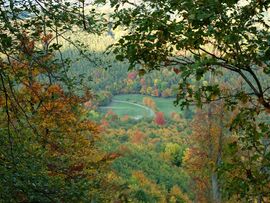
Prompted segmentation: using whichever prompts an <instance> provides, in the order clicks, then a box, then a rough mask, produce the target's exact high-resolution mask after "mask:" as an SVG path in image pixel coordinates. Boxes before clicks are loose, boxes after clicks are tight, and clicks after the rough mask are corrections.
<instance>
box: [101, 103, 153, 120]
mask: <svg viewBox="0 0 270 203" xmlns="http://www.w3.org/2000/svg"><path fill="white" fill-rule="evenodd" d="M123 101H125V100H123ZM101 109H102V110H103V111H108V110H112V111H113V112H115V113H116V114H117V115H119V116H125V115H128V116H130V117H132V118H134V119H141V118H143V117H152V113H151V110H150V109H148V108H144V107H141V106H138V105H136V104H135V103H134V104H129V103H123V102H117V101H113V102H111V103H110V105H109V106H106V107H101Z"/></svg>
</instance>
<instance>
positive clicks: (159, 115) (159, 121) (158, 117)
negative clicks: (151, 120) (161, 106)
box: [155, 112, 166, 125]
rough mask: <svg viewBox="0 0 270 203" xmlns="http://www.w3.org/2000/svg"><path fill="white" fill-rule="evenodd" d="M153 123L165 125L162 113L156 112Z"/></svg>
mask: <svg viewBox="0 0 270 203" xmlns="http://www.w3.org/2000/svg"><path fill="white" fill-rule="evenodd" d="M155 123H156V124H157V125H165V124H166V121H165V118H164V113H163V112H156V117H155Z"/></svg>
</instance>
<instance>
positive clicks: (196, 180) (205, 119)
mask: <svg viewBox="0 0 270 203" xmlns="http://www.w3.org/2000/svg"><path fill="white" fill-rule="evenodd" d="M222 108H223V105H222V104H220V103H216V104H213V103H212V104H210V105H209V106H208V107H207V109H206V110H197V112H196V115H195V117H194V119H193V122H192V134H191V135H190V139H189V145H190V146H189V148H188V149H187V150H186V152H185V156H184V166H185V168H186V170H187V172H188V173H189V174H190V176H191V179H192V182H193V183H192V185H193V189H194V194H195V197H196V198H195V199H196V201H197V202H215V203H218V202H221V200H222V198H221V190H222V188H221V181H220V177H219V176H218V173H217V171H218V168H219V167H220V165H221V163H222V157H223V146H224V145H225V144H224V143H225V139H226V136H225V135H226V134H225V131H226V129H225V128H224V126H225V122H226V120H228V119H226V117H225V113H224V112H223V110H222Z"/></svg>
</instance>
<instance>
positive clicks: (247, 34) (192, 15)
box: [99, 0, 270, 201]
mask: <svg viewBox="0 0 270 203" xmlns="http://www.w3.org/2000/svg"><path fill="white" fill-rule="evenodd" d="M99 2H104V0H99ZM110 2H111V5H112V6H113V7H114V8H115V13H114V14H113V17H114V19H115V21H116V22H115V27H117V26H123V27H126V28H127V30H128V32H127V34H126V35H124V36H123V37H122V38H121V39H120V40H119V41H118V43H116V44H115V45H114V46H112V47H111V50H113V52H114V53H116V54H117V58H118V59H120V60H123V59H127V60H128V61H129V62H130V69H133V68H137V67H140V72H141V73H147V72H149V71H152V70H155V69H158V70H161V69H165V68H170V69H171V68H174V70H175V69H179V71H180V73H179V75H180V76H181V79H180V81H179V90H178V94H177V101H176V104H180V106H181V107H184V106H188V105H191V104H194V103H195V104H196V105H197V106H199V107H201V106H202V105H203V104H205V103H209V102H212V101H215V100H223V101H224V104H225V107H227V108H228V109H229V110H233V109H235V108H236V107H239V109H240V110H239V112H240V115H241V116H240V117H236V118H238V122H239V120H242V122H240V123H241V125H238V126H237V127H236V126H235V125H233V126H231V127H230V130H235V133H237V134H238V135H239V136H240V135H241V136H244V137H245V138H247V139H248V138H249V137H250V136H251V135H250V134H249V133H248V132H247V131H246V128H247V127H248V125H245V122H244V121H245V116H247V114H241V112H246V111H248V112H250V115H252V119H253V120H254V122H255V126H256V128H258V125H259V123H261V122H260V120H261V119H263V122H262V123H263V124H261V125H263V126H266V127H265V128H268V129H269V122H267V120H268V121H269V119H267V116H269V112H270V87H269V82H268V81H269V73H270V71H269V70H270V63H269V55H270V44H269V37H270V32H269V25H270V20H269V17H267V16H266V15H265V13H266V12H269V9H270V2H269V1H257V0H250V1H240V0H236V1H226V2H224V1H215V0H195V1H190V0H181V1H178V0H161V1H155V0H146V1H143V2H141V1H125V0H118V1H113V0H112V1H110ZM123 5H127V6H123ZM138 65H140V66H138ZM213 75H215V76H216V78H217V80H213V81H212V82H211V83H204V82H203V81H204V80H205V79H208V78H211V76H213ZM235 81H240V83H241V85H240V86H234V82H235ZM223 82H225V83H226V85H227V87H226V88H224V87H223V86H222V85H221V84H223ZM264 114H268V115H264ZM265 118H266V119H265ZM252 119H250V120H252ZM265 120H266V121H265ZM235 127H236V129H234V128H235ZM243 132H244V133H243ZM252 132H254V131H252ZM254 133H255V134H253V135H252V136H254V137H256V136H257V134H258V133H256V132H254ZM259 140H260V141H259V142H257V141H258V140H257V141H255V140H252V141H251V143H252V144H253V147H250V148H248V149H247V151H249V150H250V152H251V151H252V150H254V149H253V148H256V147H258V146H260V144H259V143H260V142H262V140H263V138H262V137H260V139H259ZM267 140H268V138H267ZM242 144H243V143H242ZM266 148H267V147H266ZM258 156H259V157H260V158H262V159H263V156H264V155H263V154H260V155H258ZM239 158H240V157H239ZM264 160H265V159H264ZM266 162H267V163H269V162H268V161H266ZM227 181H232V180H230V179H227ZM234 183H235V182H232V185H233V184H234ZM246 184H247V188H249V187H252V185H253V183H252V182H246ZM235 186H236V187H237V186H239V184H236V183H235ZM259 189H260V188H259ZM241 192H242V194H241V195H242V196H247V199H248V196H249V195H250V194H249V193H248V192H247V190H242V191H241ZM259 193H263V194H264V192H263V191H262V190H260V192H258V191H257V192H256V194H259ZM258 198H259V199H260V201H262V200H261V198H260V197H258Z"/></svg>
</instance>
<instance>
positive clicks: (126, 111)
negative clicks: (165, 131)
mask: <svg viewBox="0 0 270 203" xmlns="http://www.w3.org/2000/svg"><path fill="white" fill-rule="evenodd" d="M144 97H149V96H146V95H140V94H125V95H116V96H114V97H113V100H120V101H127V102H132V103H135V104H140V105H143V98H144ZM151 98H152V99H153V100H154V101H155V102H156V106H157V108H158V111H162V112H164V114H165V116H166V117H170V115H171V113H172V112H178V113H181V110H180V108H179V107H175V106H174V104H173V101H174V99H173V98H159V97H151ZM110 108H111V109H112V110H113V111H114V112H115V113H116V114H118V115H120V116H123V115H129V116H132V117H136V116H138V117H139V116H140V115H141V116H142V117H151V112H149V110H147V109H144V108H141V107H139V106H136V105H131V104H125V103H120V102H112V103H111V104H110V105H109V106H107V107H106V109H110Z"/></svg>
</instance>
